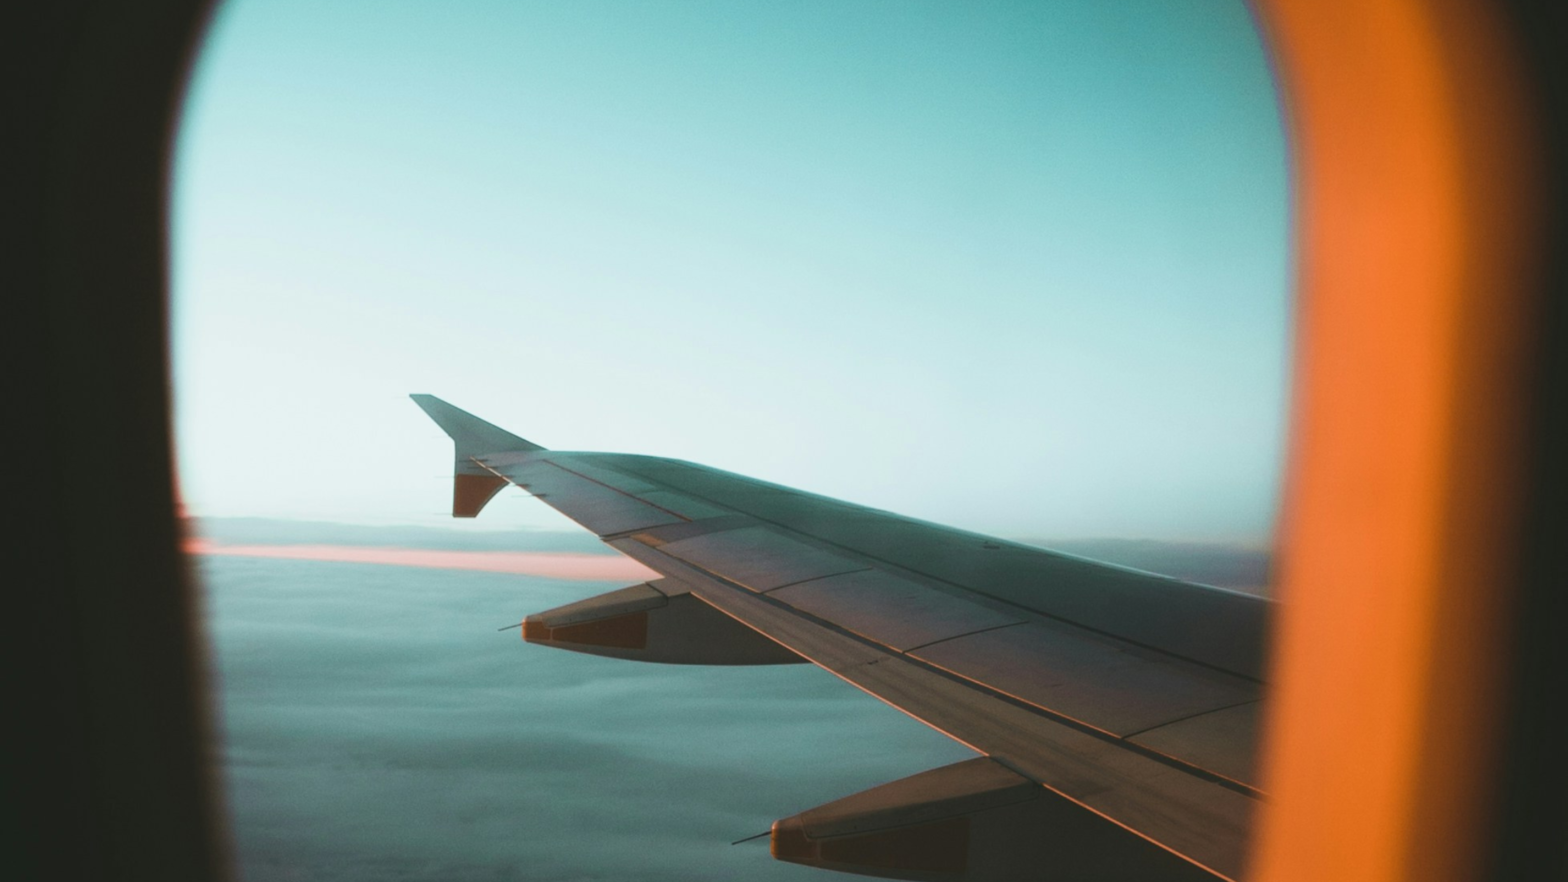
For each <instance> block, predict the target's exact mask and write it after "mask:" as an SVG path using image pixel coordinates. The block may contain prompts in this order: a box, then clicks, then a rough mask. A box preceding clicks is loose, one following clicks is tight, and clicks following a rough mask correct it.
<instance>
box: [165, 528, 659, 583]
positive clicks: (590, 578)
mask: <svg viewBox="0 0 1568 882" xmlns="http://www.w3.org/2000/svg"><path fill="white" fill-rule="evenodd" d="M183 549H184V551H185V553H186V554H192V555H201V556H228V557H263V558H274V559H279V560H313V561H328V562H335V563H362V564H380V565H383V566H394V567H418V568H420V569H431V570H477V571H480V572H486V573H514V574H516V575H521V576H539V577H541V578H546V579H567V580H571V581H581V582H616V581H621V582H646V581H648V580H650V579H657V578H659V574H658V573H656V572H654V571H653V570H650V569H648V568H647V567H645V566H643V565H642V564H640V563H638V562H636V561H634V560H632V559H631V558H629V557H624V556H622V555H619V554H580V553H574V552H561V551H439V550H434V549H427V548H399V547H395V546H373V545H228V544H224V543H219V542H213V541H211V540H208V539H197V538H190V539H186V540H185V543H184V546H183Z"/></svg>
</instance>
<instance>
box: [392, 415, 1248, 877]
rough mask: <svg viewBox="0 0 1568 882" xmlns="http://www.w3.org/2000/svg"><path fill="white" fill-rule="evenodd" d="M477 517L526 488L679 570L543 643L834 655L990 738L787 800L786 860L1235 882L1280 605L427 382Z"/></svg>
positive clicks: (690, 655) (949, 873)
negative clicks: (768, 475)
mask: <svg viewBox="0 0 1568 882" xmlns="http://www.w3.org/2000/svg"><path fill="white" fill-rule="evenodd" d="M412 397H413V399H414V401H415V402H416V403H418V404H419V406H420V407H422V408H423V409H424V410H425V411H426V412H427V413H428V414H429V415H430V416H431V417H432V418H433V419H434V420H435V421H436V422H437V423H438V424H439V425H440V426H441V428H442V429H444V430H445V431H446V432H447V434H448V435H450V436H451V437H452V438H453V441H454V444H455V447H456V461H457V468H456V478H455V483H454V494H453V514H454V515H456V516H466V517H472V516H474V515H476V514H478V511H479V509H480V508H482V507H483V505H484V502H485V501H487V500H488V499H489V498H490V497H491V496H493V495H494V493H495V492H497V491H498V490H499V489H500V488H501V487H504V486H506V485H507V484H514V485H516V486H518V487H521V488H523V489H524V490H526V491H528V492H529V493H531V494H532V495H534V496H535V497H537V498H539V499H540V500H542V501H544V502H545V503H546V504H548V505H550V506H551V507H553V508H555V509H556V510H558V511H560V512H561V513H562V514H565V515H566V516H567V517H569V518H571V519H572V520H574V521H576V522H577V523H579V524H581V525H582V526H583V527H585V528H587V529H589V530H591V531H593V532H594V533H595V534H596V535H598V536H599V538H600V539H602V540H603V541H604V542H606V543H608V544H609V545H610V546H611V547H613V548H615V549H617V550H619V551H620V552H622V553H624V554H626V555H628V556H630V557H632V558H634V559H636V560H637V561H639V562H641V563H643V564H646V565H647V566H648V567H650V568H652V569H653V570H656V571H657V572H659V573H661V574H662V575H663V576H664V578H662V579H659V580H657V581H654V582H650V583H647V584H645V585H637V586H632V587H630V588H626V589H622V590H620V591H614V592H610V593H609V594H606V595H601V596H599V597H595V598H590V599H589V600H585V601H580V602H578V603H574V604H569V605H567V606H564V607H561V608H559V609H555V610H549V611H546V612H543V613H539V614H536V615H531V616H529V617H528V618H527V620H526V621H525V622H524V626H523V636H524V638H525V639H527V640H529V641H531V642H535V643H542V644H548V645H553V646H557V647H560V648H565V649H573V650H576V651H581V652H591V653H596V654H601V655H612V656H617V657H621V658H629V659H642V660H647V661H661V662H671V663H697V664H766V663H782V662H790V661H800V660H802V659H804V660H806V661H810V662H812V663H814V664H816V665H818V666H820V667H822V668H825V669H827V670H828V671H830V672H832V673H833V674H835V675H837V676H838V677H841V678H842V679H844V680H846V681H848V682H850V683H852V684H854V685H855V686H858V687H859V688H861V689H863V690H865V691H866V692H869V693H871V694H872V695H875V696H876V697H878V698H880V699H882V700H883V701H885V702H887V703H888V704H891V705H893V706H894V707H896V708H898V709H899V710H902V711H904V712H905V713H907V714H909V715H910V716H913V717H915V718H916V719H919V720H921V721H922V722H925V723H926V724H928V725H930V726H932V727H934V728H936V729H937V730H939V731H941V732H943V733H945V734H947V735H948V736H950V737H952V738H954V739H956V740H958V741H960V742H962V743H964V744H966V745H968V746H970V747H972V748H973V749H975V750H976V751H978V752H979V753H981V754H982V755H983V756H982V757H980V758H977V759H974V760H969V761H966V762H962V763H957V764H955V765H951V766H946V767H943V768H940V769H935V770H932V771H928V772H923V773H921V774H918V775H915V776H912V777H910V778H905V779H902V780H901V781H895V782H892V783H890V784H885V785H881V786H879V787H875V788H872V789H871V790H867V791H864V792H862V793H859V794H854V795H851V796H847V797H846V798H844V799H840V800H837V801H835V802H831V803H828V804H826V805H823V806H819V807H817V808H815V809H811V810H808V811H805V812H802V813H800V814H798V815H795V816H793V817H790V818H785V819H782V820H780V821H778V822H776V823H775V824H774V825H773V829H772V850H773V854H774V856H775V857H777V858H780V859H782V860H788V861H794V862H797V863H803V864H809V865H812V866H818V867H825V868H829V869H836V870H842V871H848V872H855V873H862V874H867V875H875V876H884V877H890V878H902V879H922V880H924V879H936V880H949V879H951V880H958V879H966V880H980V879H1013V878H1030V879H1062V880H1068V879H1073V880H1077V879H1104V880H1111V879H1126V880H1134V879H1136V880H1141V882H1149V880H1167V879H1169V880H1187V879H1192V880H1212V879H1214V878H1216V877H1218V878H1224V879H1237V878H1238V877H1239V876H1240V875H1241V874H1242V872H1243V871H1244V869H1245V868H1244V866H1243V862H1244V859H1245V855H1246V851H1247V848H1246V846H1247V839H1248V832H1249V829H1250V826H1251V817H1252V815H1253V813H1254V811H1255V809H1256V808H1257V806H1258V804H1259V800H1260V798H1261V793H1260V791H1259V789H1258V784H1257V773H1256V769H1255V767H1254V755H1255V748H1256V743H1257V738H1258V735H1257V731H1258V721H1259V719H1260V716H1261V701H1262V698H1263V686H1262V682H1261V680H1262V676H1263V667H1264V644H1265V638H1266V630H1267V625H1268V619H1269V615H1270V613H1269V610H1270V607H1271V604H1270V603H1269V602H1268V601H1266V600H1262V599H1260V598H1257V597H1253V596H1250V595H1246V594H1241V593H1237V592H1231V591H1226V590H1222V589H1218V588H1210V587H1206V586H1201V585H1194V584H1191V583H1186V582H1182V581H1179V580H1176V579H1171V578H1167V577H1164V576H1158V575H1154V574H1151V573H1145V572H1141V571H1137V570H1132V569H1128V568H1124V567H1118V566H1113V565H1110V564H1104V563H1098V562H1094V561H1088V560H1084V559H1081V558H1077V557H1073V556H1070V555H1065V554H1058V553H1054V552H1050V551H1045V550H1042V549H1039V548H1033V547H1030V546H1027V545H1021V544H1018V543H1013V542H1008V541H1005V540H1001V539H994V538H990V537H987V536H982V535H979V534H975V533H969V532H965V531H963V530H956V529H952V528H948V527H942V526H938V525H936V524H931V523H927V522H924V521H919V520H915V519H912V518H907V517H902V516H899V515H896V514H892V513H890V512H886V511H880V510H877V509H871V508H865V507H862V506H857V505H852V504H849V503H846V502H841V501H838V500H834V499H829V498H826V497H823V496H817V495H814V494H811V493H804V492H801V491H798V490H792V489H790V488H788V487H782V486H779V485H776V484H770V483H767V482H765V481H759V480H755V479H752V478H747V477H743V476H741V475H736V474H732V473H729V472H724V471H720V470H718V469H712V468H707V467H704V466H700V465H694V464H692V463H688V462H682V461H679V460H672V459H663V458H658V457H649V456H635V455H628V454H616V453H581V452H558V451H551V450H546V449H544V448H541V447H539V446H538V445H536V444H533V443H531V442H528V441H524V440H523V439H521V438H518V437H517V436H515V435H512V434H510V433H508V432H505V431H504V430H501V429H499V428H497V427H495V426H492V425H490V424H489V423H486V422H484V421H482V420H480V419H478V418H477V417H474V416H473V415H471V414H468V413H466V412H464V411H462V410H459V409H457V408H455V407H453V406H452V405H450V404H447V403H446V402H444V401H441V400H440V399H438V398H434V397H432V396H428V395H415V396H412Z"/></svg>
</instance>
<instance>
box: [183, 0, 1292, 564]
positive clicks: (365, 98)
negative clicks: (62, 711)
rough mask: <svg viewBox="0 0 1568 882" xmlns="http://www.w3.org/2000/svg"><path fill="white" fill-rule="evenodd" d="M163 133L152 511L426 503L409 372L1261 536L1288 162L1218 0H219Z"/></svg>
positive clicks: (534, 414)
mask: <svg viewBox="0 0 1568 882" xmlns="http://www.w3.org/2000/svg"><path fill="white" fill-rule="evenodd" d="M175 162H176V165H175V225H174V231H173V232H174V246H175V255H174V256H175V333H176V348H175V384H176V390H175V391H176V396H177V405H178V406H177V414H176V419H177V429H178V438H179V452H180V465H181V479H182V485H183V491H184V495H185V498H186V501H187V503H188V505H189V506H190V508H191V510H192V511H193V512H194V513H197V514H205V515H265V516H272V517H292V518H316V519H333V520H343V521H352V522H366V523H434V522H437V521H440V520H441V516H440V513H441V512H442V511H443V510H444V509H445V506H446V505H447V502H448V498H449V497H448V494H449V485H448V479H447V478H446V474H447V471H446V470H447V468H448V467H449V462H450V448H449V445H448V442H447V441H446V439H445V437H444V436H443V435H441V433H440V432H439V430H437V429H436V428H435V427H434V426H433V425H430V424H429V423H428V422H427V421H426V419H425V417H424V416H423V414H422V413H420V412H419V410H418V409H417V408H416V407H414V406H413V404H412V403H410V402H408V401H407V399H406V398H405V397H404V396H405V395H406V393H409V392H431V393H434V394H437V395H440V396H442V397H445V398H447V399H449V400H451V401H452V402H453V403H455V404H457V405H458V406H460V407H464V408H466V409H469V410H472V411H474V412H475V413H478V414H479V415H481V416H483V417H485V418H487V419H490V420H492V421H493V422H496V423H498V424H500V425H503V426H505V427H507V428H509V429H511V430H513V431H515V432H517V433H518V434H521V435H523V436H524V437H528V438H530V439H532V440H535V441H537V442H539V443H541V444H544V445H546V446H548V447H555V448H562V449H589V450H620V451H632V452H639V453H653V454H661V455H667V456H675V457H679V458H683V459H688V460H693V461H696V462H702V463H706V464H709V465H714V466H718V467H721V468H726V469H730V470H733V471H738V472H742V473H746V474H751V475H755V476H757V477H761V478H765V479H768V480H773V481H777V482H780V483H784V484H789V485H792V486H797V487H801V488H803V489H807V490H811V491H815V492H819V493H825V494H828V495H831V496H837V497H841V498H845V499H849V500H852V501H855V502H860V503H864V504H869V505H874V506H878V507H882V508H888V509H892V510H895V511H899V512H903V513H907V514H911V515H915V516H918V517H923V518H926V519H929V520H934V521H938V522H942V523H950V524H955V525H958V526H963V527H967V528H971V529H977V530H982V531H985V532H990V533H996V534H1000V535H1004V536H1009V537H1021V538H1038V539H1048V538H1053V537H1059V538H1069V537H1088V536H1096V537H1125V538H1159V539H1184V540H1194V539H1196V540H1226V541H1245V542H1254V543H1256V542H1263V541H1266V540H1267V537H1268V535H1269V531H1270V529H1271V526H1272V517H1273V510H1274V505H1275V501H1276V495H1277V483H1278V470H1279V465H1280V461H1281V456H1282V437H1283V420H1284V414H1285V409H1286V400H1285V394H1286V368H1287V354H1288V345H1289V326H1288V317H1289V302H1288V287H1289V285H1288V262H1289V252H1288V243H1287V233H1288V222H1287V211H1288V192H1287V183H1286V165H1285V163H1286V159H1285V148H1284V144H1283V138H1282V133H1281V129H1280V123H1279V118H1278V108H1277V106H1276V101H1275V95H1274V90H1273V86H1272V83H1271V80H1270V77H1269V72H1268V68H1267V64H1266V61H1265V59H1264V57H1263V54H1262V50H1261V47H1260V44H1259V41H1258V37H1257V34H1256V32H1255V29H1254V27H1253V24H1252V22H1251V20H1250V19H1249V17H1248V14H1247V11H1246V9H1245V8H1244V6H1243V5H1242V4H1241V3H1239V2H1235V3H1214V2H1188V3H1181V2H1160V3H1155V2H1144V3H1133V2H1128V3H1116V4H1107V3H1098V2H1076V3H1044V2H1029V3H965V4H951V3H917V2H885V3H877V2H856V3H843V2H796V3H769V4H760V3H746V4H737V3H703V2H680V3H660V2H637V3H632V2H623V3H588V2H581V3H519V2H514V3H463V4H446V3H433V2H429V3H425V2H398V3H380V2H377V3H371V2H339V3H331V4H320V3H304V2H293V0H237V2H228V3H226V4H224V5H223V6H222V7H221V9H220V11H219V14H218V16H217V18H216V21H215V23H214V26H213V30H212V32H211V34H210V37H209V41H208V45H207V47H206V49H205V50H204V54H203V56H202V58H201V61H200V63H199V65H198V68H197V70H196V74H195V78H194V81H193V84H192V91H191V93H190V96H189V99H188V103H187V108H186V116H185V121H184V124H183V127H182V130H181V133H180V141H179V149H178V153H177V156H176V160H175ZM465 526H467V527H469V528H475V529H489V528H497V527H512V526H536V527H551V528H553V527H562V528H565V527H570V526H571V525H570V524H569V522H565V521H564V520H563V519H561V518H559V516H557V515H555V514H554V513H553V512H550V511H549V510H548V509H546V508H545V507H544V506H542V505H539V504H538V503H536V502H532V501H531V500H528V499H527V498H526V497H522V496H521V495H520V494H518V495H514V496H510V497H506V496H504V497H502V498H500V499H498V500H497V501H496V502H494V503H492V504H491V507H490V509H489V510H487V511H486V513H485V514H484V516H483V517H481V518H480V519H479V521H478V522H476V523H475V524H472V525H465Z"/></svg>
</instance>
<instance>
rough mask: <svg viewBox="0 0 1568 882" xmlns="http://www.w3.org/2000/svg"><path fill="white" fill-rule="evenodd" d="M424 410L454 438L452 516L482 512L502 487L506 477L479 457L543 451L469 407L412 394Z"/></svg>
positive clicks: (431, 396) (457, 516)
mask: <svg viewBox="0 0 1568 882" xmlns="http://www.w3.org/2000/svg"><path fill="white" fill-rule="evenodd" d="M408 397H409V398H412V399H414V403H415V404H417V405H419V407H420V409H421V410H423V411H424V412H425V413H426V414H428V415H429V416H430V418H431V419H432V420H435V422H436V425H438V426H440V427H441V430H442V431H443V432H446V433H447V435H449V436H450V437H451V438H452V446H453V448H454V454H455V456H454V460H455V462H454V465H453V479H452V517H454V518H471V517H475V516H476V515H478V514H479V510H480V509H482V508H484V507H485V503H487V502H489V501H490V500H491V499H492V498H493V497H494V496H495V495H496V494H497V493H499V492H500V490H501V488H502V487H505V486H506V479H505V478H502V477H500V476H498V475H496V474H494V473H493V472H490V471H489V470H487V469H485V468H484V467H483V466H481V465H479V463H477V462H475V461H474V460H475V458H476V457H483V456H486V455H488V454H492V453H509V452H516V451H524V452H526V451H532V450H543V449H544V448H543V447H540V446H539V445H538V444H535V443H533V442H532V441H528V440H525V439H523V438H519V437H517V436H516V435H513V434H512V433H511V432H508V431H506V430H505V429H503V428H501V427H499V426H494V425H491V424H490V423H487V422H485V421H484V420H482V419H480V418H479V417H476V416H474V415H473V414H471V413H469V412H468V411H466V410H462V409H460V408H456V407H453V406H452V405H450V404H447V403H446V402H445V401H442V400H441V399H439V398H437V397H435V396H434V395H410V396H408Z"/></svg>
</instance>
